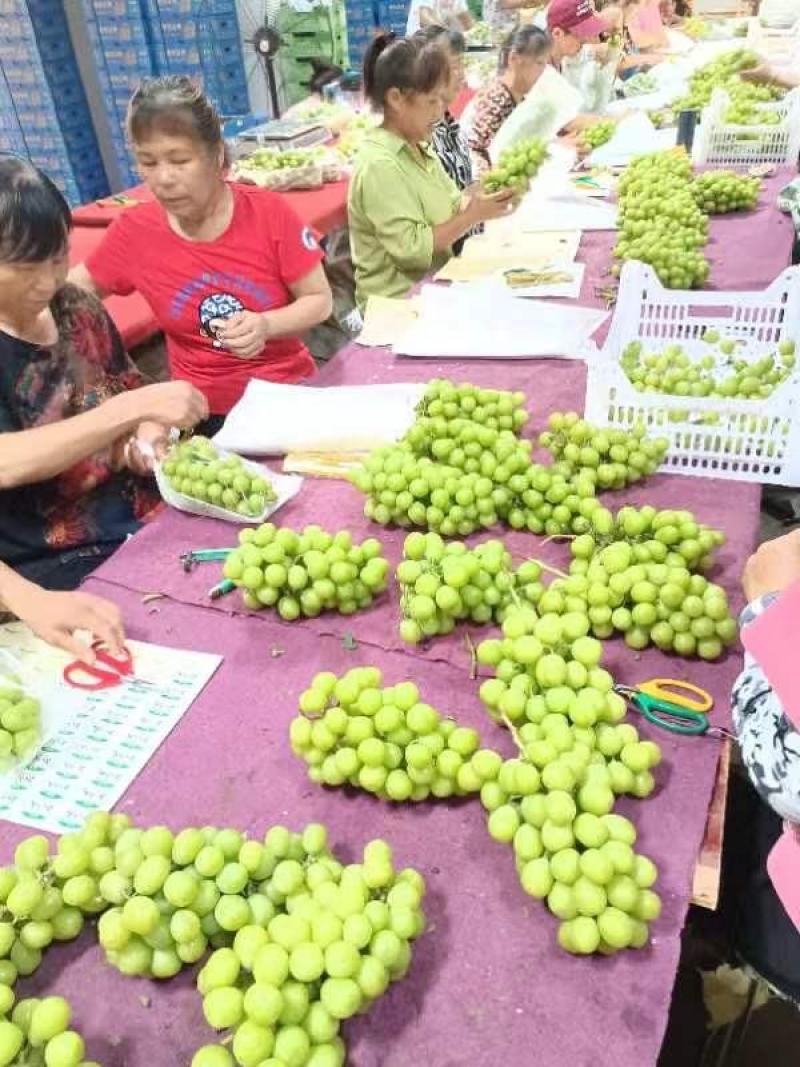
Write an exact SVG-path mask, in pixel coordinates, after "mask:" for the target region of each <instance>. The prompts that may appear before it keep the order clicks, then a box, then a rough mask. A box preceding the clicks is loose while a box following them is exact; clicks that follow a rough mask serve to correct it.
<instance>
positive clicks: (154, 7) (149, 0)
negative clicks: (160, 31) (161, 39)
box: [142, 0, 196, 19]
mask: <svg viewBox="0 0 800 1067" xmlns="http://www.w3.org/2000/svg"><path fill="white" fill-rule="evenodd" d="M195 4H196V0H142V8H143V10H144V13H145V15H146V16H147V17H148V18H151V19H160V18H166V17H172V16H175V15H184V16H190V15H192V13H193V12H194V8H195Z"/></svg>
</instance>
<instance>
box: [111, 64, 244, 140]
mask: <svg viewBox="0 0 800 1067" xmlns="http://www.w3.org/2000/svg"><path fill="white" fill-rule="evenodd" d="M127 125H128V135H129V137H130V139H131V141H133V143H134V144H136V143H137V142H139V141H142V140H144V139H145V138H146V137H147V135H148V134H149V133H150V132H151V131H153V130H164V131H165V132H166V133H176V134H179V135H183V136H188V137H191V138H192V140H195V141H199V142H200V143H201V144H203V145H205V146H206V148H208V149H209V151H213V150H214V149H216V148H219V147H220V146H221V145H224V143H225V142H224V141H223V138H222V125H221V123H220V120H219V115H218V114H217V109H216V108H215V107H214V105H213V104H212V103H211V101H210V100H209V99H208V97H207V96H206V95H205V93H204V92H203V90H202V89H201V88H200V86H199V85H197V84H195V82H193V81H192V79H191V78H188V77H187V76H186V75H185V74H167V75H165V76H164V77H161V78H147V79H145V81H143V82H142V84H141V85H140V86H139V88H138V89H137V90H136V92H135V93H134V94H133V96H132V97H131V101H130V103H129V104H128V123H127Z"/></svg>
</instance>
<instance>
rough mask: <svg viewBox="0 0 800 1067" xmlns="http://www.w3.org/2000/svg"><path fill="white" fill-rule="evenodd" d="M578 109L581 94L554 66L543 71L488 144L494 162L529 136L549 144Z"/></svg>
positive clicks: (579, 107) (490, 156)
mask: <svg viewBox="0 0 800 1067" xmlns="http://www.w3.org/2000/svg"><path fill="white" fill-rule="evenodd" d="M580 110H581V94H580V93H579V92H578V90H577V89H575V88H573V86H571V85H570V84H569V82H568V81H567V80H566V78H564V77H562V76H561V74H559V72H558V71H557V70H556V69H555V67H551V66H547V67H545V69H544V70H543V71H542V74H541V76H540V77H539V79H538V80H537V82H536V84H535V85H534V87H533V88H532V89H531V91H530V92H529V93H528V95H527V96H526V97H525V98H524V100H521V101H520V102H519V104H517V106H516V107H515V108H514V110H513V111H512V112H511V114H510V115H509V116H508V118H507V119H506V121H505V122H504V123H503V125H502V126H501V127H500V129H499V130H498V131H497V133H496V134H495V137H494V140H493V141H492V143H491V144H490V145H489V158H490V159H491V161H492V163H495V162H496V161H497V159H498V158H499V156H500V155H501V153H502V152H504V151H505V150H506V148H511V147H512V146H513V145H514V144H516V143H517V142H518V141H523V140H527V139H528V138H529V137H540V138H541V139H542V140H543V141H550V140H552V138H553V137H555V135H556V134H557V133H558V131H559V130H560V129H562V128H563V127H564V126H566V124H567V123H568V122H571V121H572V119H574V118H575V116H576V115H577V114H579V112H580Z"/></svg>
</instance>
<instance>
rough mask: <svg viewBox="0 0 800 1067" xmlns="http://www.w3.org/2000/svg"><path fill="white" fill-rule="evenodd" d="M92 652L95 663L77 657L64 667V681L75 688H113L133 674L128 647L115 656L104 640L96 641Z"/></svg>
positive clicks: (131, 658)
mask: <svg viewBox="0 0 800 1067" xmlns="http://www.w3.org/2000/svg"><path fill="white" fill-rule="evenodd" d="M92 652H94V656H95V662H94V663H93V664H88V663H82V662H81V661H80V660H77V659H76V660H73V662H72V663H69V664H67V666H66V667H65V668H64V681H65V682H66V683H67V685H71V686H72V687H73V689H89V690H91V691H95V690H100V689H113V688H114V686H117V685H122V683H123V681H124V680H125V679H126V678H130V677H132V676H133V657H132V656H131V654H130V651H129V650H128V649H127V648H125V647H123V650H122V653H121V654H120V655H118V656H113V655H112V654H111V653H110V652H109V650H108V648H107V647H106V645H105V644H104V643H103V642H102V641H95V642H94V643H93V644H92Z"/></svg>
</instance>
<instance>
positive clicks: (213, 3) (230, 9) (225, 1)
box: [195, 0, 236, 15]
mask: <svg viewBox="0 0 800 1067" xmlns="http://www.w3.org/2000/svg"><path fill="white" fill-rule="evenodd" d="M195 10H197V11H198V13H202V14H203V15H231V14H234V15H235V13H236V0H202V11H201V10H200V4H199V3H198V5H197V7H196V8H195Z"/></svg>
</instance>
